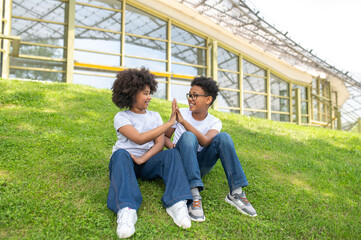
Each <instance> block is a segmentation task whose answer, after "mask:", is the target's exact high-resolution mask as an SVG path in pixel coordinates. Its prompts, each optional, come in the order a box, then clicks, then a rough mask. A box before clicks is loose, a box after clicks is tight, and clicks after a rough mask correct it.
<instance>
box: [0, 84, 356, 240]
mask: <svg viewBox="0 0 361 240" xmlns="http://www.w3.org/2000/svg"><path fill="white" fill-rule="evenodd" d="M170 108H171V103H170V102H168V101H165V100H159V99H153V100H152V102H151V104H150V110H154V111H158V112H160V114H161V115H162V117H163V120H164V121H167V119H168V117H169V115H170ZM117 111H118V109H117V108H116V107H115V106H114V104H113V103H112V102H111V91H110V90H99V89H94V88H91V87H86V86H79V85H69V84H59V83H39V82H26V81H8V80H2V79H0V239H116V238H117V236H116V233H115V230H116V216H115V214H113V213H112V212H111V211H110V210H108V209H107V206H106V197H107V192H108V187H109V178H108V163H109V157H110V154H111V148H112V146H113V144H114V143H115V141H116V134H115V131H114V129H113V117H114V115H115V113H116V112H117ZM212 114H214V115H216V116H217V117H219V118H220V119H221V120H222V121H223V130H222V131H226V132H228V133H230V134H231V136H232V138H233V140H234V143H235V146H236V149H237V154H238V156H239V158H240V160H241V163H242V166H243V169H244V170H245V172H246V175H247V178H248V181H249V183H250V185H249V186H248V187H247V188H246V189H245V190H246V192H247V197H248V199H249V200H250V201H251V203H252V204H253V206H254V207H255V208H256V210H257V212H258V217H256V218H250V217H247V216H244V215H241V214H240V213H239V212H238V211H237V210H236V209H235V208H233V207H231V206H230V205H229V204H228V203H226V202H225V201H224V197H225V196H226V194H227V192H228V190H229V189H228V185H227V182H226V178H225V175H224V172H223V170H222V166H221V164H220V162H218V163H217V165H216V166H215V168H214V169H213V170H212V172H211V173H210V174H209V175H207V176H206V177H205V178H204V183H205V190H204V192H203V194H202V197H203V205H204V211H205V214H206V217H207V220H206V221H205V222H204V223H194V222H193V223H192V228H190V229H189V230H183V229H180V228H178V227H177V226H176V225H175V224H174V223H173V221H172V219H171V217H170V216H168V214H167V213H166V211H165V209H164V207H162V204H161V201H160V199H161V197H162V193H163V189H164V186H163V183H162V181H160V180H156V181H152V182H147V181H144V182H143V181H139V184H140V187H141V191H142V194H143V198H144V201H143V203H142V206H141V208H140V209H139V211H138V222H137V224H136V234H135V235H134V236H133V238H134V239H180V238H185V239H359V238H360V236H361V218H360V216H361V204H360V203H361V187H360V184H361V182H360V178H361V177H360V176H361V135H359V134H356V133H349V132H341V131H333V130H326V129H319V128H313V127H304V126H296V125H292V124H288V123H279V122H274V121H268V120H264V119H258V118H249V117H245V116H239V115H236V114H225V113H220V112H213V111H212Z"/></svg>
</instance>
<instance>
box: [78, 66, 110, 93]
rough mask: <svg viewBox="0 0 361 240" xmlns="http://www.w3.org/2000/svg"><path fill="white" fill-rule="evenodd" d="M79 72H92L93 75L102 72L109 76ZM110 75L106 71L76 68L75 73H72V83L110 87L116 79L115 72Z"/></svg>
mask: <svg viewBox="0 0 361 240" xmlns="http://www.w3.org/2000/svg"><path fill="white" fill-rule="evenodd" d="M79 73H84V74H94V75H96V74H98V75H99V74H103V75H109V77H106V76H91V75H83V74H79ZM110 76H111V74H110V73H106V72H99V71H82V70H77V71H76V73H74V75H73V83H75V84H82V85H87V86H91V87H96V88H105V89H111V88H112V86H113V83H114V81H115V79H116V74H114V77H110Z"/></svg>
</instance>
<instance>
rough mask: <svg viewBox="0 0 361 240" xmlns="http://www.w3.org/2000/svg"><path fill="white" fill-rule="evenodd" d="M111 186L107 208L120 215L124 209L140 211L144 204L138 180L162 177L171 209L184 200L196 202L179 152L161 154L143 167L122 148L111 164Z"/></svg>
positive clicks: (163, 200)
mask: <svg viewBox="0 0 361 240" xmlns="http://www.w3.org/2000/svg"><path fill="white" fill-rule="evenodd" d="M109 178H110V186H109V192H108V198H107V205H108V208H109V209H110V210H112V211H113V212H115V213H117V212H118V211H119V210H120V209H122V208H124V207H129V208H132V209H135V210H138V209H139V207H140V204H141V202H142V201H143V198H142V195H141V193H140V189H139V185H138V182H137V178H141V179H144V180H150V179H155V178H162V179H163V182H164V184H165V191H164V194H163V197H162V202H163V205H164V206H165V207H166V208H167V207H170V206H172V205H173V204H175V203H177V202H179V201H181V200H192V194H191V192H190V187H189V184H188V180H187V176H186V173H185V171H184V167H183V165H182V161H181V156H180V155H179V152H178V150H177V149H169V150H165V151H161V152H159V153H157V154H156V155H154V156H152V157H151V158H150V159H149V160H148V161H147V162H145V163H144V164H142V165H137V164H135V163H134V162H133V159H132V157H131V156H130V154H129V153H128V152H127V151H126V150H124V149H119V150H117V151H115V152H114V153H113V155H112V156H111V158H110V163H109Z"/></svg>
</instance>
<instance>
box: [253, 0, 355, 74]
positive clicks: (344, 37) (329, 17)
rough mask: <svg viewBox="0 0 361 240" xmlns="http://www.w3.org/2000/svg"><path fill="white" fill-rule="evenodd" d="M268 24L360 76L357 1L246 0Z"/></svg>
mask: <svg viewBox="0 0 361 240" xmlns="http://www.w3.org/2000/svg"><path fill="white" fill-rule="evenodd" d="M246 3H247V4H248V5H249V6H250V7H251V8H256V9H257V10H259V16H261V17H264V20H266V21H267V22H268V23H269V24H271V25H274V26H275V27H276V28H277V29H278V30H280V31H281V32H283V33H286V32H288V33H287V36H288V37H289V38H291V39H292V40H293V41H294V42H296V43H298V44H299V45H301V46H302V47H303V48H305V49H307V50H311V49H312V50H313V51H312V53H313V54H315V55H316V56H317V57H319V58H321V59H323V60H326V62H328V63H329V64H331V65H334V66H335V67H336V68H338V69H339V70H343V71H349V72H350V73H353V74H350V75H352V76H354V77H356V75H360V76H361V0H342V1H340V0H246Z"/></svg>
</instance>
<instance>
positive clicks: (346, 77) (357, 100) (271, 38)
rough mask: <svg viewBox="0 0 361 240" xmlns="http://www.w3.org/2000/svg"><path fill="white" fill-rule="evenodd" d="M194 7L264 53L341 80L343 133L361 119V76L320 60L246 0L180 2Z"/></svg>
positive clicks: (298, 66) (186, 0) (313, 73)
mask: <svg viewBox="0 0 361 240" xmlns="http://www.w3.org/2000/svg"><path fill="white" fill-rule="evenodd" d="M178 1H179V2H180V3H182V4H184V5H186V6H188V7H191V8H193V9H195V10H196V11H198V12H199V13H200V14H202V15H203V16H206V17H208V18H209V19H210V20H212V21H213V22H215V23H216V24H218V25H219V26H221V27H223V28H225V29H227V30H229V31H230V32H232V33H233V34H235V35H237V36H239V37H241V38H243V39H246V40H247V41H249V42H250V43H252V44H253V45H256V46H257V47H259V48H260V49H262V50H263V51H265V52H268V53H270V54H272V55H274V56H276V57H278V58H279V59H282V60H284V61H285V62H287V63H289V64H291V65H292V66H294V67H296V68H298V69H301V70H303V71H306V72H309V73H311V74H312V75H315V76H319V75H322V74H324V73H326V74H329V75H331V76H335V77H337V78H339V79H342V80H343V81H344V83H345V85H346V87H347V89H348V91H349V93H350V97H349V99H348V100H347V101H346V102H345V103H344V104H343V106H342V109H341V110H340V111H341V116H342V119H341V122H342V129H343V130H351V129H352V127H353V126H355V125H356V123H357V120H358V118H360V117H361V80H360V79H361V76H358V79H359V80H356V77H357V76H356V77H354V76H352V75H351V74H349V73H348V72H344V71H342V70H339V69H338V68H336V67H335V66H333V65H330V64H329V63H327V62H326V61H325V60H323V59H320V58H319V57H317V56H316V55H315V54H314V53H312V50H307V49H305V48H303V47H302V46H301V45H300V44H298V43H296V42H295V41H293V40H292V39H291V38H289V37H288V36H287V32H286V33H283V32H281V31H280V30H278V29H276V27H275V26H273V25H271V24H269V23H268V22H267V21H266V20H264V18H263V17H261V16H260V14H259V11H258V10H256V9H254V8H251V7H250V4H247V2H246V1H245V0H239V1H237V0H178Z"/></svg>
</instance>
